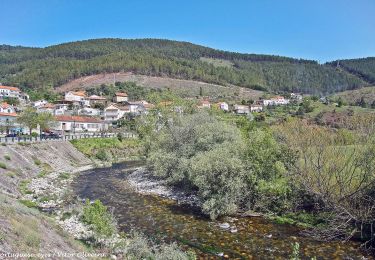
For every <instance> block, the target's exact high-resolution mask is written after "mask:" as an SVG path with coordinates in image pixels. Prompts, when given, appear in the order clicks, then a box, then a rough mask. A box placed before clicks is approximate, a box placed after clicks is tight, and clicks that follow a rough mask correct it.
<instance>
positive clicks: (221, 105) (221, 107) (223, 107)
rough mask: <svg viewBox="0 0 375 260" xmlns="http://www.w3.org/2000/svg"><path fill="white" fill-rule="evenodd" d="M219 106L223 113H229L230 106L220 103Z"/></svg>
mask: <svg viewBox="0 0 375 260" xmlns="http://www.w3.org/2000/svg"><path fill="white" fill-rule="evenodd" d="M218 106H219V108H220V109H221V110H223V111H229V105H228V103H226V102H220V103H218Z"/></svg>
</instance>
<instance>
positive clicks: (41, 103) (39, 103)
mask: <svg viewBox="0 0 375 260" xmlns="http://www.w3.org/2000/svg"><path fill="white" fill-rule="evenodd" d="M47 104H48V101H47V100H44V99H41V100H37V101H34V102H33V103H32V106H33V107H36V108H38V107H42V106H44V105H47Z"/></svg>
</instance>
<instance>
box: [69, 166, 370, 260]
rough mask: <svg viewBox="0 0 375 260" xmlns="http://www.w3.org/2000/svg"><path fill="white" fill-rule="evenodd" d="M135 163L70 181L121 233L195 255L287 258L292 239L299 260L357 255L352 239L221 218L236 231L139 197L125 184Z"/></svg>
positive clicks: (162, 202) (259, 221) (181, 208)
mask: <svg viewBox="0 0 375 260" xmlns="http://www.w3.org/2000/svg"><path fill="white" fill-rule="evenodd" d="M137 165H139V162H128V163H121V164H115V165H113V166H112V167H109V168H97V169H93V170H88V171H85V172H82V173H81V174H80V175H79V176H77V177H76V178H75V180H74V182H73V184H72V188H73V191H74V193H75V194H76V195H78V196H79V197H80V198H89V199H91V200H94V199H99V200H101V201H102V202H103V203H104V204H105V205H107V206H108V207H110V208H111V209H112V210H113V213H114V215H115V217H116V219H117V221H118V225H119V228H120V230H121V231H124V232H130V231H131V230H132V229H136V230H138V231H140V232H143V233H144V234H146V235H147V236H148V237H150V238H152V239H154V240H163V241H167V242H171V241H175V242H177V243H178V244H179V245H180V246H181V247H182V248H184V249H192V250H194V251H195V252H196V253H197V255H198V256H199V258H200V259H220V258H221V257H219V256H218V255H217V254H218V253H222V254H223V256H222V258H224V257H225V258H230V259H286V258H288V257H289V256H290V255H291V253H292V243H294V242H298V243H299V244H300V256H301V257H302V259H310V258H311V257H314V256H315V257H316V258H317V259H361V258H362V257H363V252H361V251H360V250H359V249H358V248H359V244H357V243H354V242H348V243H345V244H343V243H340V242H320V241H316V240H314V239H311V238H309V237H306V236H304V235H302V232H301V230H300V229H299V228H297V227H295V226H293V225H287V224H282V225H281V224H275V223H272V222H270V221H268V220H266V219H264V218H261V217H247V218H226V219H224V220H225V222H228V223H229V224H230V225H231V226H235V227H236V229H237V232H233V233H232V232H231V231H230V230H224V229H222V228H220V227H219V224H220V223H223V222H224V220H217V221H211V220H210V219H208V218H206V217H205V216H203V215H202V214H200V212H199V210H197V209H194V208H191V207H187V206H180V205H177V204H176V203H175V201H173V200H169V199H164V198H160V197H157V196H151V195H141V194H139V193H136V192H135V191H133V189H131V187H129V184H128V183H127V181H126V175H127V174H129V172H130V171H131V168H132V167H134V166H137Z"/></svg>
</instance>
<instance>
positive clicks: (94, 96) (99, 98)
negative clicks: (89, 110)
mask: <svg viewBox="0 0 375 260" xmlns="http://www.w3.org/2000/svg"><path fill="white" fill-rule="evenodd" d="M89 99H91V100H106V98H105V97H101V96H97V95H91V96H89Z"/></svg>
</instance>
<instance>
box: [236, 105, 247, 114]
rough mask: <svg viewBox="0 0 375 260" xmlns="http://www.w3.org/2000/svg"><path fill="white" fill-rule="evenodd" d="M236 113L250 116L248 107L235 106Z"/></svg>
mask: <svg viewBox="0 0 375 260" xmlns="http://www.w3.org/2000/svg"><path fill="white" fill-rule="evenodd" d="M233 110H234V112H235V113H236V114H238V115H248V114H250V108H249V106H246V105H234V109H233Z"/></svg>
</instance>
